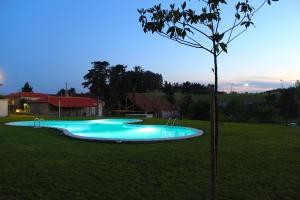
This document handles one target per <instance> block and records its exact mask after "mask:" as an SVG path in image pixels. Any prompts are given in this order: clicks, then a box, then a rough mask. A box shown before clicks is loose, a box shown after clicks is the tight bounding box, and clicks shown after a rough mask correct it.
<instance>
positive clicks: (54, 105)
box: [7, 92, 104, 117]
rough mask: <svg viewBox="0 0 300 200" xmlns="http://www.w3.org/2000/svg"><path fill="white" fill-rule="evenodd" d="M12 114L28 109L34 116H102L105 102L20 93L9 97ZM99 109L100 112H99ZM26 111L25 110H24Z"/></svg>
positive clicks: (84, 98) (82, 98)
mask: <svg viewBox="0 0 300 200" xmlns="http://www.w3.org/2000/svg"><path fill="white" fill-rule="evenodd" d="M7 98H8V102H9V110H10V112H15V111H16V109H17V108H19V107H21V108H22V109H23V108H25V107H28V112H29V113H31V114H34V115H46V116H52V117H83V116H102V115H103V106H104V103H103V102H101V101H100V102H99V103H98V105H97V100H96V99H94V98H89V97H62V96H53V95H47V94H42V93H33V92H18V93H12V94H9V95H8V96H7ZM97 109H98V111H97ZM23 110H25V109H23Z"/></svg>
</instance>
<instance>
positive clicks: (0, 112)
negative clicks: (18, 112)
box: [0, 99, 8, 117]
mask: <svg viewBox="0 0 300 200" xmlns="http://www.w3.org/2000/svg"><path fill="white" fill-rule="evenodd" d="M7 115H8V100H7V99H0V117H6V116H7Z"/></svg>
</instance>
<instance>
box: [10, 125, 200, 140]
mask: <svg viewBox="0 0 300 200" xmlns="http://www.w3.org/2000/svg"><path fill="white" fill-rule="evenodd" d="M95 120H98V119H95ZM143 121H144V120H142V119H137V120H136V121H135V122H125V124H134V123H141V122H143ZM12 123H14V122H7V123H5V125H6V126H19V127H32V126H21V125H13V124H12ZM32 128H35V127H32ZM38 128H51V129H56V130H59V131H61V132H63V134H64V135H65V136H68V137H70V138H73V139H78V140H84V141H95V142H113V143H154V142H168V141H178V140H186V139H192V138H196V137H200V136H202V135H203V133H204V132H203V130H200V129H196V128H191V127H187V128H189V129H193V130H195V131H196V134H194V135H188V136H182V137H177V138H170V137H169V138H158V139H143V140H142V139H131V140H126V139H125V140H124V139H122V140H120V139H113V138H112V139H110V138H95V137H85V136H79V135H74V134H72V133H71V132H70V131H68V130H67V129H64V128H56V127H47V126H44V127H38Z"/></svg>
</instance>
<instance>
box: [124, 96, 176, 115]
mask: <svg viewBox="0 0 300 200" xmlns="http://www.w3.org/2000/svg"><path fill="white" fill-rule="evenodd" d="M126 96H127V98H128V99H129V100H130V101H131V102H132V103H134V104H135V105H136V106H137V107H138V108H140V109H142V110H144V111H146V112H154V111H156V110H160V111H171V110H177V108H176V106H175V105H174V104H172V103H170V102H168V101H167V100H165V99H162V98H159V99H155V100H151V99H149V98H148V97H147V96H146V95H144V94H142V93H129V94H127V95H126Z"/></svg>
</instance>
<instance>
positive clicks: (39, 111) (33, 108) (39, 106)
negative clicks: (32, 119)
mask: <svg viewBox="0 0 300 200" xmlns="http://www.w3.org/2000/svg"><path fill="white" fill-rule="evenodd" d="M29 107H30V113H32V114H34V115H48V112H49V106H48V103H39V102H36V103H29Z"/></svg>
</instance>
